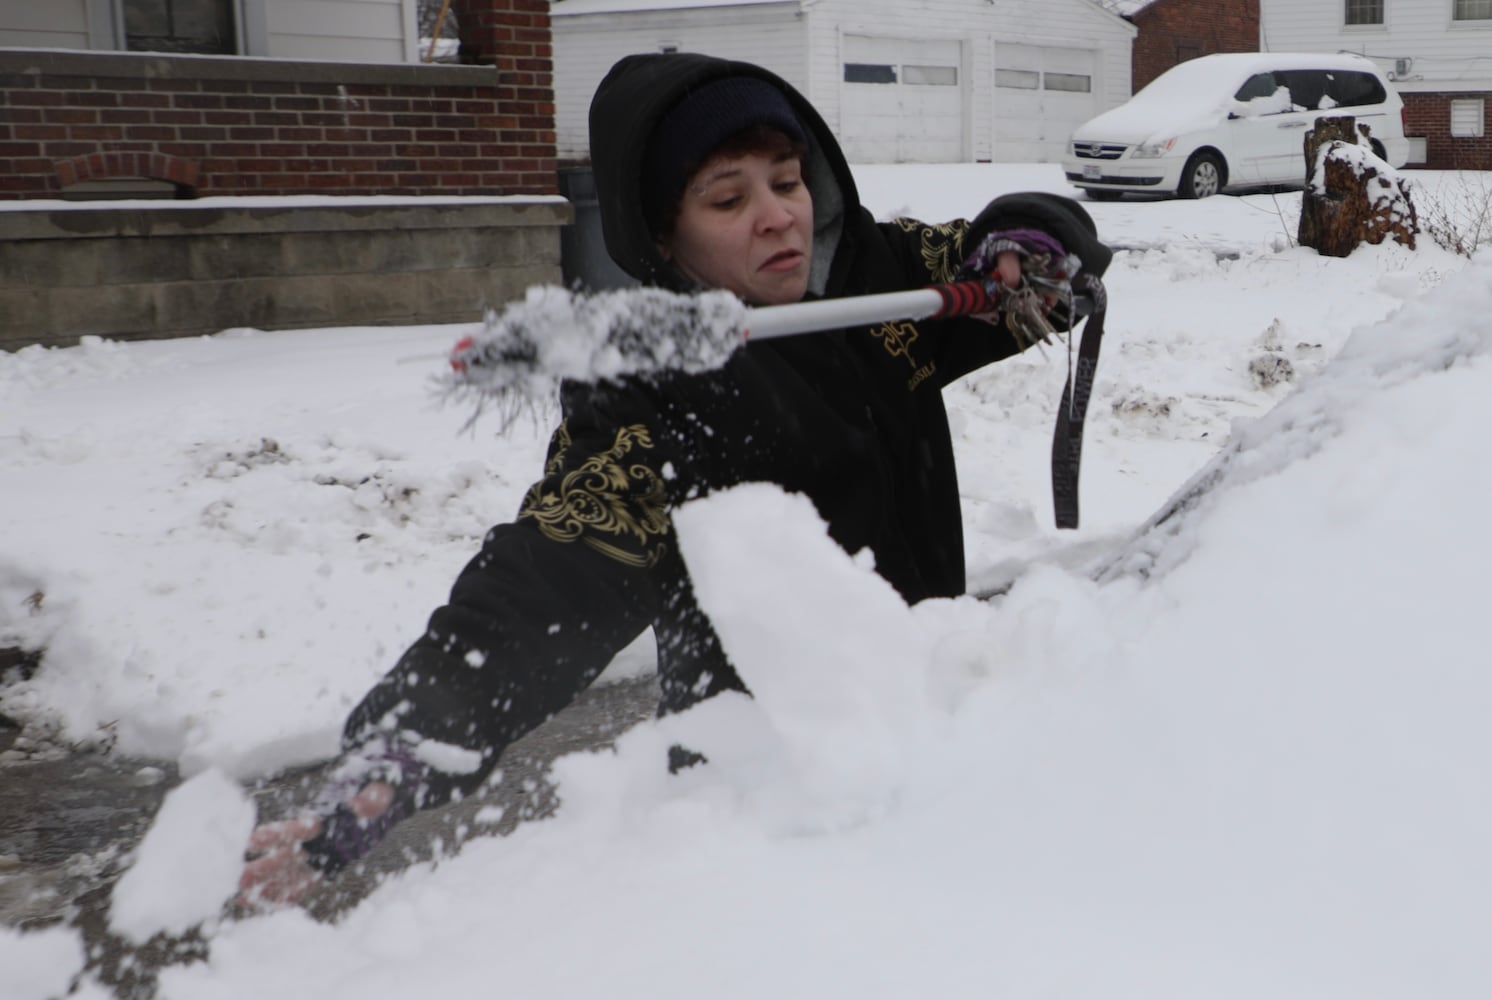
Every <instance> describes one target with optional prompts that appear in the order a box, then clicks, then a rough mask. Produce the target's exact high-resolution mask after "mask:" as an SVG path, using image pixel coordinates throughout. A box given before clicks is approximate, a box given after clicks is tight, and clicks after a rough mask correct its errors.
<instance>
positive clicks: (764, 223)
mask: <svg viewBox="0 0 1492 1000" xmlns="http://www.w3.org/2000/svg"><path fill="white" fill-rule="evenodd" d="M758 204H760V205H761V206H762V210H761V214H760V215H758V216H757V219H756V226H757V229H759V230H760V231H762V232H764V233H770V232H774V231H775V230H778V229H786V228H787V227H788V226H790V225H792V224H793V213H792V212H790V211H789V210H788V207H787V204H786V203H785V202H784V201H783V199H782V198H781V197H780V196H779V195H778V194H777V193H776V192H775V191H774V192H771V193H770V194H769V195H768V196H767V197H766V198H764V199H762V200H761V201H760V202H758Z"/></svg>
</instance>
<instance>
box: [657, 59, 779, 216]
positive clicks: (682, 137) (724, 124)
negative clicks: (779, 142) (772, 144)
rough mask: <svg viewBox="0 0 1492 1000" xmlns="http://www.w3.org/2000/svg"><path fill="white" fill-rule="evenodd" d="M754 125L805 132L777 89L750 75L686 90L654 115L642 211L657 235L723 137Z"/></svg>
mask: <svg viewBox="0 0 1492 1000" xmlns="http://www.w3.org/2000/svg"><path fill="white" fill-rule="evenodd" d="M754 125H769V126H771V127H772V128H776V129H780V130H781V131H782V132H784V133H785V134H786V135H787V136H788V137H789V138H791V139H795V140H797V141H798V142H803V143H806V142H807V141H808V137H807V135H805V134H804V131H803V126H802V125H801V124H799V122H798V117H797V115H795V114H793V108H792V105H790V104H789V103H788V100H787V97H786V96H784V95H783V93H782V91H780V90H778V89H777V88H776V87H774V86H772V85H771V84H770V83H768V82H767V81H765V80H762V79H759V78H758V77H754V76H727V77H721V78H720V79H717V80H711V81H710V82H709V83H706V84H704V85H703V86H701V87H698V88H697V89H694V90H691V91H689V92H688V93H687V94H685V95H684V97H683V99H682V100H680V101H679V103H677V104H675V105H674V106H673V107H672V108H671V109H669V111H668V113H667V114H665V115H664V116H663V118H662V119H660V120H659V122H658V125H657V127H655V128H654V129H653V132H652V134H651V135H650V136H648V144H647V148H646V149H645V150H644V151H643V156H642V211H643V215H644V216H645V217H646V218H647V222H648V228H649V229H650V230H651V231H652V232H653V234H654V235H657V234H658V233H659V231H660V230H661V229H662V227H663V226H664V225H665V224H667V222H668V221H669V213H670V212H671V211H672V209H673V207H674V204H675V203H676V202H677V201H678V197H679V195H680V194H681V193H682V192H683V190H684V183H685V182H686V181H688V180H689V176H688V172H689V171H690V170H692V169H696V168H698V167H699V165H700V164H702V163H703V162H704V161H705V160H706V159H708V158H709V155H710V153H712V152H714V150H715V149H716V148H717V147H718V146H719V145H720V144H721V143H723V142H725V140H727V139H729V138H730V137H731V136H733V135H735V134H737V133H738V132H742V131H745V130H746V129H748V128H751V127H752V126H754Z"/></svg>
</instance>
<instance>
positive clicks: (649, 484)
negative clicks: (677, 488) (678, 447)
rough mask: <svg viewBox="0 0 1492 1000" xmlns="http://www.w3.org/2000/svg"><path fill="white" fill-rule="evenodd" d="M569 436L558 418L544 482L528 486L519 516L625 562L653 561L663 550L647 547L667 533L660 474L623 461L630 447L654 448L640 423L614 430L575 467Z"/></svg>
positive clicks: (648, 563)
mask: <svg viewBox="0 0 1492 1000" xmlns="http://www.w3.org/2000/svg"><path fill="white" fill-rule="evenodd" d="M572 444H573V441H572V440H571V438H570V429H569V425H568V423H562V424H560V426H559V429H558V430H556V431H555V432H554V437H553V438H552V439H551V440H550V442H549V461H548V462H547V463H546V464H545V470H544V471H545V477H544V480H543V482H539V483H535V484H534V485H533V486H531V487H529V491H528V493H527V495H525V496H524V498H523V504H522V506H520V507H519V509H518V518H519V520H522V519H524V518H529V519H531V520H532V521H534V522H535V524H536V526H537V527H538V529H539V531H540V533H541V534H543V535H544V537H545V538H549V539H552V540H553V541H557V542H574V541H581V542H584V543H585V544H586V545H589V546H590V547H591V548H593V549H595V550H596V551H597V552H600V553H602V554H603V555H606V556H609V557H611V558H612V559H615V560H617V561H618V562H622V563H626V564H627V565H629V566H636V567H644V566H652V565H654V564H656V563H657V562H658V560H659V559H660V558H662V556H663V553H664V551H665V549H666V547H665V546H663V545H661V544H658V545H654V546H653V547H652V549H651V550H650V549H649V546H650V545H651V544H652V543H655V542H657V541H658V540H659V539H660V538H661V537H662V536H664V535H666V534H668V531H669V521H668V503H667V494H666V492H665V490H664V486H663V479H662V477H661V476H659V475H658V473H657V472H656V471H654V470H653V469H652V468H651V467H650V466H648V465H646V464H645V463H643V462H634V463H632V464H630V465H628V464H626V458H627V456H628V455H629V454H630V453H631V452H632V451H633V449H648V448H652V447H653V436H652V434H650V433H649V432H648V429H647V428H646V427H644V426H643V425H642V424H633V425H631V426H630V427H624V428H622V429H621V430H619V431H617V435H616V440H615V441H614V442H613V443H612V446H611V447H610V448H608V449H607V450H606V451H603V452H598V453H597V454H594V455H592V456H590V457H589V458H587V459H586V460H585V461H583V462H581V463H580V464H579V465H576V466H574V467H573V468H568V471H567V467H568V463H567V461H566V459H567V458H568V455H569V450H570V447H571V445H572Z"/></svg>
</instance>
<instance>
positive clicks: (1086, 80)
mask: <svg viewBox="0 0 1492 1000" xmlns="http://www.w3.org/2000/svg"><path fill="white" fill-rule="evenodd" d="M1043 83H1044V86H1045V87H1046V89H1047V90H1061V91H1066V92H1067V93H1069V94H1088V93H1092V91H1093V77H1091V76H1085V75H1084V74H1082V73H1048V74H1046V76H1045V78H1044V80H1043Z"/></svg>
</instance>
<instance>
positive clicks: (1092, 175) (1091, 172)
mask: <svg viewBox="0 0 1492 1000" xmlns="http://www.w3.org/2000/svg"><path fill="white" fill-rule="evenodd" d="M1102 177H1103V167H1100V166H1099V165H1098V164H1096V163H1085V164H1083V180H1085V181H1096V180H1099V179H1100V178H1102Z"/></svg>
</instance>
